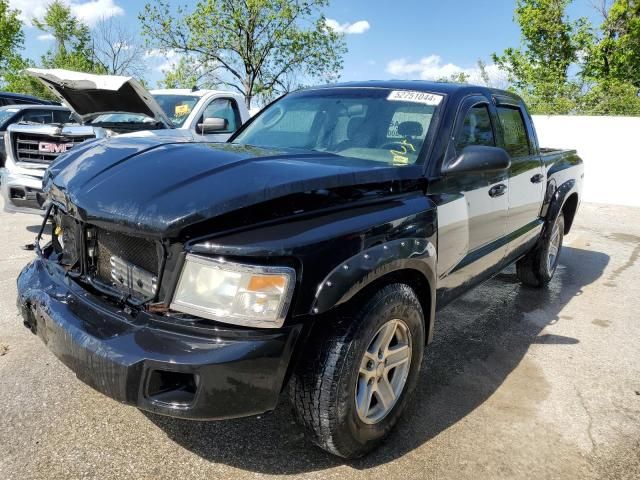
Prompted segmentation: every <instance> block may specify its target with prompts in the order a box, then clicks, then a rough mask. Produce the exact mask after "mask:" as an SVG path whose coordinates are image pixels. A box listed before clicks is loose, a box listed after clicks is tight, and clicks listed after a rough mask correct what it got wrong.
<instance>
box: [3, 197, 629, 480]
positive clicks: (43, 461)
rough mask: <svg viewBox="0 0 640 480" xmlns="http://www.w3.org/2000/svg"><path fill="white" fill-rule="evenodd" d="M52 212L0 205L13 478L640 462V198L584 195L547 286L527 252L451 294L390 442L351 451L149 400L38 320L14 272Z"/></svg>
mask: <svg viewBox="0 0 640 480" xmlns="http://www.w3.org/2000/svg"><path fill="white" fill-rule="evenodd" d="M38 223H39V218H38V217H35V216H27V215H8V214H5V213H0V225H2V228H1V229H0V245H2V256H1V257H0V408H1V409H2V414H1V415H0V479H1V480H4V479H20V480H25V479H76V478H83V479H85V478H86V479H89V478H100V479H114V478H135V479H154V480H156V479H164V478H167V479H174V478H175V479H180V480H187V479H195V478H215V479H225V478H233V479H240V478H265V477H272V476H288V477H304V478H322V479H326V478H339V479H356V478H372V477H374V476H375V477H376V478H385V479H386V480H391V479H396V478H402V479H404V480H406V479H410V478H420V479H424V478H438V479H446V478H452V479H453V478H455V479H463V478H472V479H474V480H475V479H485V478H491V479H494V478H504V479H517V478H537V479H541V478H554V479H558V478H571V479H573V478H581V479H591V478H593V479H602V478H616V479H617V478H621V479H622V478H629V479H632V478H633V479H637V478H640V341H639V340H640V322H639V320H638V311H639V310H640V295H639V291H640V288H639V287H640V262H639V261H638V259H639V258H640V209H638V208H631V207H618V206H607V205H597V204H583V205H582V206H581V208H580V210H579V212H578V216H577V219H576V224H575V225H574V228H573V231H572V232H571V234H570V235H569V236H568V237H567V238H566V239H565V240H566V243H565V247H564V249H563V251H562V254H561V259H560V261H561V264H560V267H559V269H558V272H557V274H556V276H555V278H554V280H553V282H552V283H551V285H550V286H549V287H548V288H547V289H543V290H532V289H526V288H523V287H521V286H520V285H519V284H518V283H517V281H516V279H515V271H514V269H513V268H511V269H507V270H505V271H504V272H502V273H501V274H500V275H498V276H497V277H496V278H494V279H492V280H491V281H489V282H486V283H485V284H484V285H482V286H480V287H479V288H477V289H476V290H474V291H473V292H470V293H469V294H467V295H466V296H464V297H463V298H461V299H459V300H458V301H456V302H454V303H453V304H452V305H450V306H449V307H447V308H445V309H444V310H442V311H441V312H440V313H439V315H438V317H437V320H436V332H435V340H434V342H433V344H431V345H430V346H429V348H428V351H427V354H426V359H425V363H424V365H423V369H424V370H423V373H422V376H421V380H420V382H419V385H418V388H417V391H416V393H415V396H414V398H413V401H412V402H411V404H410V406H409V408H408V409H407V411H406V412H405V415H404V417H403V419H402V421H401V422H400V423H399V425H398V426H397V428H396V430H395V431H394V433H393V434H392V435H391V437H390V438H389V440H388V441H387V443H386V444H385V445H384V446H383V447H382V448H381V449H380V450H378V451H376V452H374V453H372V454H371V455H369V456H368V457H366V458H364V459H360V460H358V461H354V462H345V461H343V460H340V459H337V458H334V457H332V456H330V455H328V454H325V453H324V452H322V451H321V450H318V449H317V448H315V447H314V446H312V445H311V444H309V443H308V442H306V441H305V440H304V438H303V436H302V432H301V430H300V428H299V427H297V425H296V424H295V423H293V419H292V416H291V414H290V406H289V404H288V401H287V399H286V397H285V396H284V395H283V397H282V401H281V404H280V405H279V407H278V408H277V410H276V411H275V412H274V413H273V414H270V415H266V416H264V417H262V418H249V419H240V420H232V421H225V422H211V423H199V422H189V421H180V420H174V419H170V418H164V417H159V416H156V415H152V414H146V413H142V412H140V411H138V410H137V409H135V408H132V407H127V406H124V405H121V404H118V403H116V402H114V401H112V400H110V399H108V398H106V397H104V396H102V395H101V394H99V393H97V392H95V391H93V390H92V389H91V388H89V387H87V386H85V385H83V384H82V383H81V382H79V381H78V380H77V379H76V378H75V376H74V375H73V374H72V373H71V372H70V371H69V370H68V369H67V368H66V367H64V366H63V365H62V364H61V363H60V362H59V361H57V360H56V358H55V357H54V356H53V355H52V354H50V353H49V351H48V350H47V349H46V348H45V347H44V346H43V345H42V344H41V342H40V340H39V339H38V338H36V337H35V336H33V335H32V334H31V333H30V332H28V331H27V330H26V329H25V328H24V327H23V326H22V321H21V320H20V318H19V317H18V312H17V309H16V306H15V298H16V287H15V278H16V275H17V274H18V272H19V271H20V269H21V268H22V266H23V265H24V264H25V263H26V262H28V261H29V260H30V259H31V258H32V256H33V253H32V252H28V251H24V250H21V249H20V246H21V245H23V244H25V243H27V242H30V241H32V239H33V237H34V235H35V232H36V231H37V225H38Z"/></svg>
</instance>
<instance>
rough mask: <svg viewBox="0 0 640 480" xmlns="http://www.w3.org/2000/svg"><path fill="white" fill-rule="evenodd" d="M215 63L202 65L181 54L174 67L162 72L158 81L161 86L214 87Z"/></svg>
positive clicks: (215, 84) (215, 82)
mask: <svg viewBox="0 0 640 480" xmlns="http://www.w3.org/2000/svg"><path fill="white" fill-rule="evenodd" d="M215 71H216V66H215V65H202V64H201V63H200V62H199V61H198V60H196V59H195V58H193V57H190V56H182V57H180V59H179V60H178V62H177V63H176V64H175V66H174V68H172V69H170V70H168V71H165V72H164V75H165V76H164V78H163V79H162V80H161V81H160V82H159V84H160V86H161V87H162V88H193V87H198V88H215V87H216V86H217V81H216V78H215V75H214V72H215Z"/></svg>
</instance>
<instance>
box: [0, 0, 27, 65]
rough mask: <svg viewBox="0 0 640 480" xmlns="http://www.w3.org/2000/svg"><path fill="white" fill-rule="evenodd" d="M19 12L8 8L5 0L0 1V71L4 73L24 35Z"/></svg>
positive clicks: (20, 46)
mask: <svg viewBox="0 0 640 480" xmlns="http://www.w3.org/2000/svg"><path fill="white" fill-rule="evenodd" d="M19 14H20V12H19V11H18V10H13V9H10V8H9V3H8V2H7V1H6V0H0V71H4V70H5V69H6V68H7V67H8V64H9V63H10V62H11V59H13V58H14V57H15V56H16V55H17V54H18V51H19V50H20V49H21V48H22V45H23V43H24V33H23V32H22V22H21V21H20V19H19V18H18V15H19Z"/></svg>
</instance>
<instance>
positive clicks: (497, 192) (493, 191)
mask: <svg viewBox="0 0 640 480" xmlns="http://www.w3.org/2000/svg"><path fill="white" fill-rule="evenodd" d="M506 191H507V186H506V185H505V184H504V183H500V184H498V185H495V186H493V187H491V188H490V189H489V196H490V197H499V196H501V195H504V194H505V192H506Z"/></svg>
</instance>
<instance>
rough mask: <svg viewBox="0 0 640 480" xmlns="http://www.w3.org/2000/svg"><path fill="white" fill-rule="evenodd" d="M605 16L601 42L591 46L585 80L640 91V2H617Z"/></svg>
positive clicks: (585, 69) (625, 0) (596, 40)
mask: <svg viewBox="0 0 640 480" xmlns="http://www.w3.org/2000/svg"><path fill="white" fill-rule="evenodd" d="M603 15H604V22H603V23H602V25H601V27H600V31H601V35H600V38H595V39H594V41H593V42H592V44H591V45H590V46H589V52H588V57H587V61H586V63H585V68H584V72H583V74H584V76H585V77H587V78H589V79H596V80H597V79H606V81H607V82H610V81H612V80H616V81H617V82H628V83H631V84H633V85H635V87H636V88H640V0H615V1H614V2H613V3H612V4H611V7H610V8H609V10H608V11H603Z"/></svg>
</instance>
